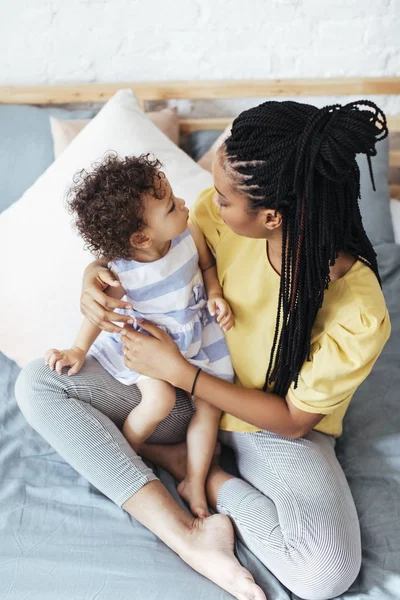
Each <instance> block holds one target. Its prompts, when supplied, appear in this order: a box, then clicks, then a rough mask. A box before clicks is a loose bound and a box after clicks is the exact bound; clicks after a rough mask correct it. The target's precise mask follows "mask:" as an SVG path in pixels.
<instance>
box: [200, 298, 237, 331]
mask: <svg viewBox="0 0 400 600" xmlns="http://www.w3.org/2000/svg"><path fill="white" fill-rule="evenodd" d="M207 307H208V310H209V311H210V315H211V316H212V317H214V316H216V317H217V323H218V324H219V326H220V327H221V329H222V330H223V331H229V329H231V327H233V325H234V324H235V317H234V316H233V312H232V309H231V307H230V306H229V304H228V303H227V301H226V300H224V298H222V296H214V297H212V298H209V300H208V302H207Z"/></svg>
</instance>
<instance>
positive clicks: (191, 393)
mask: <svg viewBox="0 0 400 600" xmlns="http://www.w3.org/2000/svg"><path fill="white" fill-rule="evenodd" d="M200 373H201V368H200V367H199V368H198V369H197V373H196V376H195V378H194V381H193V385H192V391H191V392H190V395H191V396H194V388H195V385H196V381H197V378H198V376H199V375H200Z"/></svg>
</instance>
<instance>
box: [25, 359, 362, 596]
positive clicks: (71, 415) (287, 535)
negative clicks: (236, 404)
mask: <svg viewBox="0 0 400 600" xmlns="http://www.w3.org/2000/svg"><path fill="white" fill-rule="evenodd" d="M65 371H66V370H65ZM65 371H64V372H65ZM16 395H17V401H18V403H19V406H20V408H21V410H22V412H23V413H24V415H25V417H26V419H27V420H28V422H29V423H30V424H31V425H32V427H33V428H34V429H36V431H38V433H40V435H42V436H43V437H44V438H45V439H46V440H47V441H48V442H49V444H51V446H53V448H54V449H55V450H56V451H57V452H58V453H59V454H60V455H61V456H62V457H63V458H64V459H65V460H66V461H67V462H68V463H69V464H70V465H72V467H73V468H74V469H76V470H77V471H78V472H79V473H80V474H81V475H83V477H85V478H86V479H87V480H89V481H90V482H91V483H92V485H94V486H95V487H96V488H98V489H99V490H100V491H101V492H102V493H103V494H105V495H106V496H108V498H110V499H111V500H113V501H114V502H115V503H116V504H118V505H119V506H121V505H122V504H123V503H124V502H125V501H126V500H128V498H130V497H131V496H132V495H133V494H134V493H135V492H137V491H138V490H139V489H140V488H141V487H142V486H143V485H145V484H146V483H147V482H149V481H150V480H152V479H157V478H156V476H155V475H154V473H153V472H152V471H151V470H150V469H149V468H148V467H147V466H146V465H145V463H144V462H143V461H142V459H141V458H140V457H139V456H137V455H136V454H135V452H134V451H133V449H132V448H131V447H130V446H129V444H128V443H127V441H126V440H125V438H124V437H123V436H122V434H121V432H120V429H121V427H122V424H123V422H124V420H125V418H126V417H127V415H128V413H129V412H130V411H131V410H132V408H133V407H134V406H136V405H137V403H138V402H139V401H140V393H139V391H138V389H137V388H136V387H135V386H125V385H123V384H121V383H119V382H118V381H116V380H115V379H114V378H113V377H111V375H109V374H108V373H107V372H106V371H105V370H104V369H103V368H102V367H101V366H100V365H99V363H98V362H97V361H96V360H95V359H93V358H88V359H87V360H86V362H85V364H84V366H83V368H82V370H81V371H80V372H79V373H78V374H77V375H74V376H72V377H68V376H67V375H65V374H63V375H61V376H60V375H57V374H56V373H55V372H54V371H50V369H49V368H48V367H47V366H45V365H44V363H43V360H37V361H34V362H32V363H30V364H29V365H28V366H27V367H25V368H24V369H23V370H22V372H21V373H20V375H19V378H18V381H17V384H16ZM193 411H194V408H193V405H192V403H191V401H190V400H189V398H188V396H187V395H186V394H185V393H184V392H183V391H182V390H177V400H176V404H175V407H174V409H173V410H172V412H171V413H170V415H169V416H168V417H167V418H166V419H165V420H164V421H163V422H162V423H160V424H159V426H158V427H157V429H156V431H155V432H154V433H153V435H152V436H151V438H150V439H149V441H150V442H153V443H167V444H168V443H171V444H173V443H178V442H182V441H184V439H185V434H186V429H187V426H188V423H189V421H190V418H191V416H192V414H193ZM220 441H221V442H222V443H223V444H226V445H228V446H230V447H231V448H232V449H233V451H234V453H235V456H236V460H237V465H238V470H239V473H240V476H241V477H242V479H239V478H233V479H230V480H229V481H227V482H226V483H225V484H224V485H223V486H222V488H221V490H220V492H219V495H218V505H217V510H218V511H219V512H221V513H223V514H226V515H229V517H230V518H231V520H232V521H233V524H234V527H235V530H236V534H237V535H238V536H240V538H241V540H242V541H243V542H244V543H245V544H246V546H247V547H248V548H249V549H250V550H251V551H252V552H253V553H254V554H255V555H256V556H257V557H258V559H259V560H260V561H261V562H262V563H263V564H264V565H265V566H266V567H267V568H268V569H269V570H270V571H271V572H272V573H273V574H274V575H275V576H276V577H277V578H278V579H279V580H280V581H281V582H282V583H283V584H284V585H285V586H286V587H287V588H289V590H291V591H292V592H294V593H296V594H297V595H298V596H300V597H302V598H305V599H307V600H325V599H328V598H333V597H335V596H337V595H339V594H342V593H343V592H345V591H346V590H347V589H348V587H349V586H350V585H351V584H352V583H353V581H354V579H355V578H356V576H357V574H358V571H359V568H360V563H361V544H360V531H359V524H358V518H357V513H356V509H355V506H354V502H353V499H352V496H351V493H350V489H349V486H348V484H347V481H346V478H345V476H344V474H343V471H342V469H341V467H340V465H339V463H338V461H337V459H336V456H335V451H334V440H333V439H332V438H331V437H330V436H327V435H324V434H321V433H318V432H315V431H311V432H310V433H309V435H308V436H307V437H306V438H302V439H298V440H290V439H286V438H282V437H280V436H278V435H275V434H273V433H269V432H268V431H261V432H258V433H235V432H226V431H222V432H220Z"/></svg>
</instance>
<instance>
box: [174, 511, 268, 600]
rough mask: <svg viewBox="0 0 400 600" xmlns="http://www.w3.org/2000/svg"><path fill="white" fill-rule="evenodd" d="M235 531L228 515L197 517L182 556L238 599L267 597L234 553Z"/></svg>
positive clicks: (194, 567) (262, 598)
mask: <svg viewBox="0 0 400 600" xmlns="http://www.w3.org/2000/svg"><path fill="white" fill-rule="evenodd" d="M233 546H234V532H233V527H232V523H231V521H230V519H229V517H227V516H226V515H212V516H211V517H208V518H207V519H204V520H199V519H195V520H194V522H193V526H192V529H191V532H190V535H189V536H188V539H187V541H186V542H185V544H184V546H183V548H181V549H180V550H179V556H180V557H181V558H182V559H183V560H184V561H185V562H186V563H187V564H188V565H190V566H191V567H192V568H193V569H195V571H197V572H198V573H201V574H202V575H204V577H207V578H208V579H210V580H211V581H213V582H214V583H216V584H217V585H219V586H220V587H221V588H222V589H224V590H226V591H227V592H229V593H230V594H232V596H234V597H235V598H237V599H238V600H266V596H265V594H264V592H263V591H262V589H261V588H260V587H259V586H258V585H257V584H256V583H255V582H254V579H253V576H252V575H251V573H250V572H249V571H248V570H247V569H245V568H244V567H242V565H241V564H240V563H239V561H238V560H237V558H236V557H235V555H234V553H233Z"/></svg>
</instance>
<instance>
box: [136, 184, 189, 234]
mask: <svg viewBox="0 0 400 600" xmlns="http://www.w3.org/2000/svg"><path fill="white" fill-rule="evenodd" d="M160 185H161V186H162V187H163V192H164V197H163V198H161V199H158V198H154V196H152V195H149V197H148V198H147V199H146V209H145V214H144V218H145V221H146V223H147V228H146V229H147V234H148V235H149V237H150V238H151V239H152V240H153V241H154V242H155V243H157V244H160V243H163V242H169V241H170V240H172V239H173V238H176V237H178V235H181V234H182V233H183V232H184V231H185V230H186V228H187V222H188V218H189V210H188V209H187V208H186V205H185V201H184V200H182V199H181V198H176V196H174V193H173V191H172V188H171V185H170V183H169V181H168V179H167V178H166V177H165V178H163V179H161V180H160Z"/></svg>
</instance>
